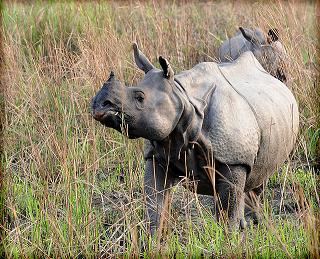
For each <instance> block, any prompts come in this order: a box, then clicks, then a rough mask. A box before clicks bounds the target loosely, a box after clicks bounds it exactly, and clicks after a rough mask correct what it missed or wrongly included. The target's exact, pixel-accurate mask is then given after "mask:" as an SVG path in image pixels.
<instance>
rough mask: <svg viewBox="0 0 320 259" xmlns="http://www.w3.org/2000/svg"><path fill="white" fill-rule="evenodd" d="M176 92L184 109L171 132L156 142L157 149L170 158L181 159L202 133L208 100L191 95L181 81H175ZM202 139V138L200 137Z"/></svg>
mask: <svg viewBox="0 0 320 259" xmlns="http://www.w3.org/2000/svg"><path fill="white" fill-rule="evenodd" d="M173 89H174V94H175V95H176V96H177V98H179V100H180V101H181V103H182V106H183V111H182V113H181V116H180V118H179V120H178V123H177V125H176V127H175V128H174V130H173V131H172V132H171V134H170V135H169V136H168V137H167V138H166V139H165V140H163V141H159V142H155V143H153V145H156V149H157V151H158V150H162V152H163V153H162V152H161V153H162V155H161V156H164V157H166V159H167V158H169V159H170V160H174V161H176V160H179V159H180V154H181V152H182V151H185V150H187V149H188V148H193V146H194V144H195V143H196V142H197V140H198V139H199V137H200V135H201V129H202V124H203V118H204V109H205V107H206V101H204V100H201V99H198V98H192V97H189V96H188V94H187V92H186V91H185V89H184V88H183V86H182V85H181V84H180V82H179V81H176V82H175V86H174V88H173ZM200 139H202V138H201V137H200Z"/></svg>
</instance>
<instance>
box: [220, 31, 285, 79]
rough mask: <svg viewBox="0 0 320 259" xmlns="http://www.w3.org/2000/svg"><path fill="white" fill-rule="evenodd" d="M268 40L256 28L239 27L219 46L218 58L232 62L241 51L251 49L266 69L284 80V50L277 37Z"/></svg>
mask: <svg viewBox="0 0 320 259" xmlns="http://www.w3.org/2000/svg"><path fill="white" fill-rule="evenodd" d="M270 31H271V30H269V33H270ZM269 40H270V41H269ZM269 40H268V41H267V38H266V37H265V35H264V33H263V32H262V31H261V30H260V29H258V28H256V29H255V30H254V31H253V30H250V29H247V28H242V27H239V31H238V32H237V33H236V35H235V36H234V37H232V38H230V39H228V40H226V41H224V42H223V43H222V45H221V46H220V48H219V59H220V61H221V62H232V61H234V60H236V59H237V58H238V57H239V56H240V55H241V54H242V53H244V52H246V51H252V53H253V54H254V56H255V57H256V59H257V60H258V61H259V62H260V64H261V65H262V67H263V68H264V69H265V70H266V71H268V72H269V73H270V74H271V75H272V76H274V77H276V78H278V79H279V80H280V81H282V82H286V80H287V79H286V71H285V66H284V64H285V62H284V60H285V54H286V53H285V50H284V48H283V46H282V44H281V42H280V41H279V40H278V37H269Z"/></svg>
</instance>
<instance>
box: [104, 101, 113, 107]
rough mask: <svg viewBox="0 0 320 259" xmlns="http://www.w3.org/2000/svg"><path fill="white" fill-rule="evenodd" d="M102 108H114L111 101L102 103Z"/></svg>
mask: <svg viewBox="0 0 320 259" xmlns="http://www.w3.org/2000/svg"><path fill="white" fill-rule="evenodd" d="M102 106H103V107H106V106H112V102H110V101H109V100H106V101H104V102H103V103H102Z"/></svg>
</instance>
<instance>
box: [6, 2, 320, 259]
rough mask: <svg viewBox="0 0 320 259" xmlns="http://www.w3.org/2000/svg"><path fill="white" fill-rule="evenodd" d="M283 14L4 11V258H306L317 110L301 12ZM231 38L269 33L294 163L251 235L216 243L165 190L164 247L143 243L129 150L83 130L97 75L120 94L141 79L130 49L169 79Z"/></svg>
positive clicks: (198, 216) (220, 235) (297, 8)
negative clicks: (288, 111)
mask: <svg viewBox="0 0 320 259" xmlns="http://www.w3.org/2000/svg"><path fill="white" fill-rule="evenodd" d="M289 6H291V7H290V8H286V6H285V5H283V4H282V3H281V2H279V3H270V4H269V5H266V4H262V3H260V4H253V5H250V6H249V5H248V4H247V3H246V2H244V3H242V2H240V3H239V5H238V6H237V7H236V6H235V5H234V4H232V3H227V4H226V3H222V2H221V3H218V2H216V3H213V4H201V3H200V4H199V3H196V2H194V3H187V4H184V5H179V4H177V3H172V4H165V3H163V4H156V3H155V4H153V3H151V2H147V3H137V4H130V3H122V4H118V3H115V2H110V3H107V2H104V3H99V4H98V3H93V2H92V3H81V4H78V3H76V2H59V3H54V4H52V3H49V2H45V3H34V4H17V3H16V4H9V3H7V4H6V5H5V7H4V9H3V17H2V19H3V35H4V43H3V46H4V53H5V54H6V56H5V79H6V82H7V91H6V96H5V97H6V98H5V104H6V131H5V135H4V141H5V155H4V156H3V157H2V161H3V166H4V167H5V169H6V173H5V180H6V185H5V190H4V191H5V204H4V205H5V212H6V213H5V215H4V217H5V222H4V225H3V226H1V227H2V228H3V230H4V242H3V244H2V245H3V249H4V253H5V256H6V257H14V258H20V257H35V258H37V257H66V256H70V257H77V256H79V257H94V256H112V255H115V254H116V255H119V256H124V257H131V256H132V255H137V254H138V253H140V254H141V255H143V256H144V257H145V258H153V257H156V256H157V257H158V258H160V257H161V255H162V256H164V255H165V256H167V257H173V256H176V257H177V258H184V257H200V256H204V257H211V256H217V257H254V258H256V257H257V258H266V257H269V258H274V257H276V258H285V257H293V258H301V257H304V256H311V257H312V256H314V257H315V256H316V255H317V253H319V249H318V247H319V240H318V236H317V235H318V234H319V232H318V230H317V229H319V228H318V227H320V225H319V205H320V203H319V197H318V192H319V186H318V182H319V174H316V172H315V171H314V168H313V167H312V165H313V163H314V161H316V159H317V156H318V155H319V151H318V148H319V144H318V143H319V128H317V125H319V121H317V118H319V113H318V112H319V109H318V108H319V107H318V105H319V103H318V102H317V100H318V99H317V98H318V96H317V93H316V90H315V89H314V87H313V85H314V82H315V79H314V77H313V76H312V73H313V71H312V70H310V69H308V68H307V67H306V63H307V62H308V61H310V60H311V61H312V60H315V57H316V56H315V53H316V52H315V50H316V48H317V46H316V40H317V37H316V26H315V23H314V19H315V7H314V4H312V3H291V2H290V3H289ZM306 13H308V15H305V14H306ZM301 24H304V26H300V25H301ZM173 25H174V26H173ZM239 25H243V26H248V27H250V26H254V27H256V26H259V27H261V28H263V29H265V30H266V29H268V28H269V27H270V26H276V27H278V28H279V29H280V32H281V33H282V34H281V35H282V40H283V42H284V44H285V46H286V48H287V51H288V59H289V60H288V61H289V62H288V63H289V71H290V77H289V79H290V80H289V83H288V87H289V88H290V89H291V90H292V91H293V92H294V94H295V96H296V97H297V99H298V102H299V109H300V114H301V116H300V120H301V124H300V134H299V136H298V141H297V146H296V151H295V152H294V154H293V155H292V159H291V160H290V163H287V164H286V165H284V166H283V167H282V168H281V169H280V170H279V171H278V172H276V173H275V174H274V175H273V176H272V177H271V179H270V180H269V182H268V185H267V188H266V190H265V192H264V193H263V195H262V196H263V197H262V203H261V207H262V211H263V215H264V217H263V220H262V223H261V224H260V225H259V226H258V227H252V226H251V227H249V228H248V229H247V230H245V231H244V232H236V233H233V234H226V232H225V228H224V227H223V226H221V225H219V224H218V223H217V222H216V220H215V219H214V217H213V216H212V215H211V213H210V210H209V209H208V206H206V204H205V203H204V204H203V203H202V202H201V201H200V202H198V198H199V200H201V197H197V196H196V195H194V194H192V193H190V192H188V191H186V190H184V189H183V188H182V187H181V186H178V187H175V189H174V191H173V202H172V210H171V217H170V219H169V221H168V229H167V234H166V235H165V236H164V237H163V238H162V240H161V241H159V240H151V239H150V238H149V236H148V234H147V230H146V229H147V226H146V224H145V220H144V216H143V215H144V199H143V194H142V193H143V187H142V182H143V174H144V161H143V141H142V140H140V139H139V140H128V139H127V138H126V137H124V136H122V135H120V134H119V133H117V132H115V131H113V130H110V129H106V128H103V127H102V126H101V125H99V124H98V123H96V122H95V121H94V120H93V119H92V118H91V115H90V114H89V103H90V100H91V98H92V97H93V95H94V94H95V92H96V91H97V90H98V88H99V87H100V85H102V83H103V82H104V81H105V80H106V78H107V76H108V74H109V72H110V70H114V71H115V72H116V75H117V77H119V78H120V80H123V81H125V82H127V84H129V85H131V84H134V83H135V82H137V81H138V80H139V79H140V78H141V77H142V74H141V73H140V72H139V70H138V69H137V68H136V67H135V65H134V63H133V58H132V50H131V43H132V42H133V41H138V43H139V46H140V47H141V49H143V51H144V52H145V53H146V55H147V56H148V57H149V58H150V60H152V61H153V62H154V63H156V60H157V56H158V55H160V54H161V55H164V56H166V57H168V58H169V59H170V61H171V63H172V65H173V67H174V69H175V70H176V71H177V72H178V71H182V70H184V69H189V68H191V67H192V66H193V65H195V64H197V63H199V62H201V61H212V60H215V58H216V50H217V47H218V46H219V44H221V41H223V40H224V39H225V38H226V36H230V35H232V34H233V33H234V31H235V30H236V28H237V27H238V26H239ZM298 40H299V44H298V46H297V41H298ZM279 197H280V198H279ZM290 208H293V209H294V211H293V212H292V211H291V212H290V211H289V209H290ZM158 242H160V243H158ZM158 248H160V249H158Z"/></svg>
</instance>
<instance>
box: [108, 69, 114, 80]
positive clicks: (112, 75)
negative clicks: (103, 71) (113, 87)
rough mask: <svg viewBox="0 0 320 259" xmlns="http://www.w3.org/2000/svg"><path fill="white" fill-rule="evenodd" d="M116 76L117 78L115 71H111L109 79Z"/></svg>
mask: <svg viewBox="0 0 320 259" xmlns="http://www.w3.org/2000/svg"><path fill="white" fill-rule="evenodd" d="M114 78H115V75H114V72H113V71H111V72H110V75H109V79H108V81H111V80H113V79H114Z"/></svg>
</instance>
